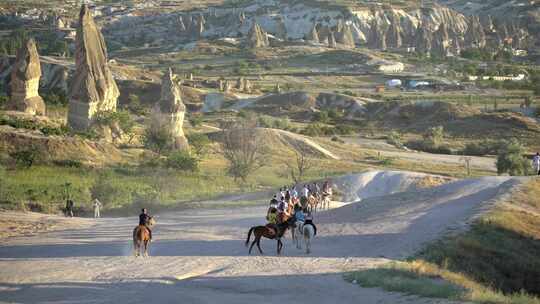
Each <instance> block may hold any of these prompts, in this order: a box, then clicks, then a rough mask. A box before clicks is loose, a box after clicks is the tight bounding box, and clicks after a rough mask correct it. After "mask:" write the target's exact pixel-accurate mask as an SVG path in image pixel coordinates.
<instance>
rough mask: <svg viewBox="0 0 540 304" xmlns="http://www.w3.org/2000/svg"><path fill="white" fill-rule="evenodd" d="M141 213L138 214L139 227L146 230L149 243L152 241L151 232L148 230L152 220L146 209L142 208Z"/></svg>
mask: <svg viewBox="0 0 540 304" xmlns="http://www.w3.org/2000/svg"><path fill="white" fill-rule="evenodd" d="M141 212H142V213H141V214H139V225H142V226H144V227H146V229H148V234H149V235H150V241H151V240H152V230H150V219H151V218H152V217H151V216H150V215H149V214H148V210H146V208H142V211H141Z"/></svg>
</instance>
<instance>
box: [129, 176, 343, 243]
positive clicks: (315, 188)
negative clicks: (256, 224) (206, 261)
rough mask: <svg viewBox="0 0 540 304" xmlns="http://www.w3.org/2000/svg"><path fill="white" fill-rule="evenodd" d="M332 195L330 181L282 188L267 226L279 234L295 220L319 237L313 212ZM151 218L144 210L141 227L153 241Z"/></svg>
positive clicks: (271, 209) (267, 218)
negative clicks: (310, 228) (289, 222)
mask: <svg viewBox="0 0 540 304" xmlns="http://www.w3.org/2000/svg"><path fill="white" fill-rule="evenodd" d="M331 194H332V189H331V187H330V182H329V181H325V182H324V183H323V185H322V187H320V186H319V184H318V183H313V184H305V185H303V187H302V188H301V189H300V192H299V191H298V188H297V186H296V185H295V186H292V187H286V186H285V187H282V188H280V189H279V192H278V193H277V194H275V195H274V197H273V198H272V199H271V200H270V207H269V208H268V212H267V214H266V220H267V221H268V223H267V226H268V227H269V228H271V229H274V230H275V231H276V234H277V232H278V227H279V225H280V224H282V223H285V222H286V221H288V220H289V219H294V222H295V224H296V225H302V226H303V225H312V226H313V229H314V231H315V235H317V226H315V224H314V223H313V212H314V211H315V210H316V205H317V203H318V202H319V201H321V200H322V199H324V198H326V197H329V196H330V195H331ZM310 202H313V203H310ZM151 218H152V217H151V216H150V215H149V214H148V210H147V209H146V208H143V209H142V210H141V214H140V215H139V225H141V226H144V227H146V229H147V230H148V233H149V234H150V240H152V230H151V229H150V226H151V225H149V222H150V219H151Z"/></svg>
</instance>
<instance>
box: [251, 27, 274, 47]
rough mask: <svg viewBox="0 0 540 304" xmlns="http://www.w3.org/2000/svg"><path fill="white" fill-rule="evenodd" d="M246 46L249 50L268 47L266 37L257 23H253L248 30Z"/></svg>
mask: <svg viewBox="0 0 540 304" xmlns="http://www.w3.org/2000/svg"><path fill="white" fill-rule="evenodd" d="M247 44H248V47H250V48H260V47H267V46H269V45H270V43H269V42H268V35H267V34H266V32H265V31H264V30H263V29H262V28H261V26H260V25H259V24H258V23H257V22H254V23H253V26H252V27H251V29H250V30H249V33H248V41H247Z"/></svg>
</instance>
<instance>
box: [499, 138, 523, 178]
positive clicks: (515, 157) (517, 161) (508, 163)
mask: <svg viewBox="0 0 540 304" xmlns="http://www.w3.org/2000/svg"><path fill="white" fill-rule="evenodd" d="M524 154H525V148H524V147H523V145H522V144H521V143H520V142H519V141H517V140H515V139H514V140H511V141H508V142H506V144H505V145H503V147H501V149H500V150H499V155H498V156H497V173H498V174H503V173H508V174H510V175H527V173H528V171H529V161H528V160H527V159H526V158H525V157H523V155H524Z"/></svg>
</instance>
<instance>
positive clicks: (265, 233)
mask: <svg viewBox="0 0 540 304" xmlns="http://www.w3.org/2000/svg"><path fill="white" fill-rule="evenodd" d="M290 226H291V224H290V223H289V220H288V219H287V221H285V222H281V223H279V224H277V231H276V229H274V228H271V227H269V226H254V227H251V228H250V229H249V232H248V235H247V239H246V244H245V245H246V247H247V246H248V244H249V240H250V239H251V234H252V233H253V235H254V236H255V238H254V239H253V242H252V243H251V246H250V247H249V254H251V249H253V246H254V245H255V244H257V248H258V249H259V253H260V254H264V253H263V251H262V249H261V238H262V237H265V238H267V239H270V240H273V239H276V240H277V254H278V255H280V254H281V249H282V248H283V243H282V242H281V238H282V237H283V235H284V234H285V232H286V231H287V229H288V228H289V227H290Z"/></svg>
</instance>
